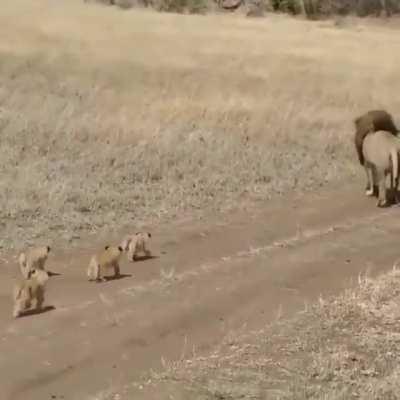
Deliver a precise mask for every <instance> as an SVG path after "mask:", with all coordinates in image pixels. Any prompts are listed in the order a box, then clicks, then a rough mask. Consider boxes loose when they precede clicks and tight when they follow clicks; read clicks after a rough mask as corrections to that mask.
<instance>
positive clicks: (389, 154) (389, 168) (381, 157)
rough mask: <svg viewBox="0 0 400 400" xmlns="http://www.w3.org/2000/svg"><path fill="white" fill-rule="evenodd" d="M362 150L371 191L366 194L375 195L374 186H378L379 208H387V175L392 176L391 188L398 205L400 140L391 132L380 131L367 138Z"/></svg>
mask: <svg viewBox="0 0 400 400" xmlns="http://www.w3.org/2000/svg"><path fill="white" fill-rule="evenodd" d="M362 150H363V156H364V160H365V163H364V167H365V171H366V174H367V177H368V181H369V189H368V190H367V191H366V192H365V194H366V195H367V196H372V195H373V194H374V191H373V186H374V184H378V188H379V196H378V202H377V206H378V207H385V206H387V204H388V202H387V198H386V175H387V174H390V186H391V189H394V191H395V201H396V203H397V202H398V197H397V188H398V184H399V151H400V139H399V138H398V137H396V136H393V135H392V134H391V133H389V132H386V131H378V132H375V133H373V134H370V135H367V136H366V137H365V139H364V142H363V149H362Z"/></svg>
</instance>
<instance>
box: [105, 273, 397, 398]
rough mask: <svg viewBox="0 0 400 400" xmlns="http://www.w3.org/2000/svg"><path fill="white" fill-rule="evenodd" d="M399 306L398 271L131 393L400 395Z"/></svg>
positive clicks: (233, 340)
mask: <svg viewBox="0 0 400 400" xmlns="http://www.w3.org/2000/svg"><path fill="white" fill-rule="evenodd" d="M399 307H400V272H399V271H398V270H397V269H394V270H393V272H391V273H389V274H386V275H383V276H381V277H379V278H378V279H368V278H362V279H360V282H359V286H358V287H357V288H356V289H355V290H354V289H352V290H348V291H346V292H345V293H344V294H343V295H341V296H340V297H336V298H329V299H325V300H321V301H320V302H319V304H316V305H313V306H312V307H309V308H307V309H306V310H305V311H304V312H302V313H300V314H299V315H298V316H297V317H296V318H294V319H292V320H289V321H283V320H282V321H277V322H276V323H274V324H273V325H272V326H270V327H266V328H265V329H264V330H262V331H259V332H253V333H250V334H249V333H247V334H244V335H243V336H238V335H232V337H229V338H227V339H226V340H225V341H224V343H222V344H221V346H220V347H219V348H218V349H217V350H216V351H215V352H214V353H213V354H211V355H210V356H208V357H202V358H192V359H189V360H182V361H181V362H178V363H174V364H172V365H167V366H166V369H165V372H164V373H163V374H161V375H153V376H151V377H150V378H149V377H146V380H145V381H144V382H145V383H143V382H141V383H136V384H135V385H133V386H131V387H130V388H126V390H127V392H126V393H130V392H132V389H133V387H139V386H140V387H141V388H142V389H141V392H142V393H156V394H157V395H155V396H154V397H151V398H159V399H160V400H161V399H171V400H172V399H174V400H183V399H191V400H239V399H241V400H250V399H252V400H264V399H268V400H270V399H271V400H272V399H273V400H278V399H279V400H303V399H304V400H305V399H315V400H320V399H325V400H348V399H352V398H356V399H365V400H367V399H368V400H393V399H398V398H399V390H400V379H399V378H400V368H399V365H398V357H399V354H400V326H399V323H398V320H399V317H400V311H399V310H400V308H399ZM119 393H121V392H119ZM113 396H115V393H114V394H113ZM109 398H110V399H111V398H114V397H112V396H111V397H109ZM124 398H125V397H124ZM105 399H107V400H108V397H105Z"/></svg>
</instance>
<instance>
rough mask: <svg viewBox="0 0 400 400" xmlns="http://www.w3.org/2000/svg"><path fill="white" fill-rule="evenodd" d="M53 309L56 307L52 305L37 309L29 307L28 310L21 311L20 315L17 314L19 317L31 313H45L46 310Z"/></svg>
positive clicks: (27, 315)
mask: <svg viewBox="0 0 400 400" xmlns="http://www.w3.org/2000/svg"><path fill="white" fill-rule="evenodd" d="M55 309H56V308H55V307H54V306H45V307H42V308H41V309H40V310H38V309H36V308H31V309H29V310H25V311H23V312H22V313H21V315H20V316H19V318H24V317H29V316H32V315H39V314H44V313H47V312H49V311H52V310H55Z"/></svg>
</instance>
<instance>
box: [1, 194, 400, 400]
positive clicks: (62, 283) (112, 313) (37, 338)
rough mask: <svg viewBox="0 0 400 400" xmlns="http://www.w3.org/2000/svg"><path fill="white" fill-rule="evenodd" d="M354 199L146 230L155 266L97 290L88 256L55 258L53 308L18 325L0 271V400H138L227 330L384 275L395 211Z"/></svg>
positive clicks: (9, 270)
mask: <svg viewBox="0 0 400 400" xmlns="http://www.w3.org/2000/svg"><path fill="white" fill-rule="evenodd" d="M357 189H359V188H354V187H353V188H332V190H330V191H322V192H320V193H319V194H314V195H307V196H299V197H292V198H288V199H286V200H280V201H277V202H272V203H270V204H268V205H266V206H264V205H263V204H258V205H257V207H254V208H252V209H251V210H248V211H247V212H242V213H236V214H234V215H225V216H222V215H220V216H215V218H212V219H208V220H207V221H200V222H197V223H195V224H192V223H188V222H181V223H178V222H176V223H174V224H170V225H167V226H159V227H151V231H152V232H153V234H154V243H153V249H154V254H155V256H157V258H154V259H151V260H146V261H140V262H137V263H135V264H130V263H127V262H126V261H124V263H123V266H122V272H123V273H124V274H126V275H127V276H126V277H125V278H124V279H121V280H118V281H109V282H107V283H104V284H95V283H89V282H87V281H86V278H85V267H86V264H87V261H88V257H89V255H90V253H91V251H92V248H91V247H90V245H86V246H85V247H84V248H82V249H81V250H80V251H79V252H78V254H76V255H74V258H73V259H71V254H70V253H68V252H66V253H64V252H62V251H61V250H60V251H57V250H55V253H54V254H53V256H52V258H51V259H49V263H48V268H49V269H50V270H52V271H53V272H57V273H59V274H60V275H58V276H53V277H52V278H51V280H50V282H49V285H48V297H47V301H46V303H47V304H48V305H51V306H54V307H55V309H53V310H49V311H48V312H46V313H43V314H40V315H35V316H30V317H25V318H21V319H19V320H12V318H11V302H10V300H9V290H10V285H11V282H12V277H13V276H16V275H17V271H16V266H15V264H14V263H12V262H10V263H7V264H5V265H4V276H3V279H2V281H1V286H0V296H1V298H2V299H3V301H2V302H1V308H0V318H1V320H2V321H3V324H2V328H1V344H0V354H1V358H0V362H1V363H0V368H1V370H2V374H1V382H0V384H1V387H2V393H3V396H5V397H4V398H5V399H7V400H8V399H9V400H14V399H15V400H16V399H26V398H29V399H31V400H36V399H38V400H39V399H40V400H44V399H51V398H57V399H58V398H65V399H85V398H97V399H102V398H107V396H108V395H110V393H117V394H118V396H120V397H118V396H117V397H115V395H114V394H113V395H112V396H111V395H110V396H111V397H109V398H113V396H114V398H118V399H120V398H132V396H133V395H134V396H133V397H134V398H140V393H141V392H142V391H141V390H139V389H138V388H137V387H135V386H134V385H133V384H132V382H134V381H135V380H139V381H140V379H141V378H142V376H143V374H144V375H145V374H146V373H148V372H149V370H150V369H155V370H162V366H163V360H164V366H165V362H170V361H171V360H172V361H173V360H179V359H181V358H187V357H191V356H193V354H196V355H198V354H206V353H207V351H209V350H211V349H212V348H213V346H214V345H216V344H218V343H219V342H220V340H221V339H222V338H223V337H225V336H226V335H227V334H229V333H230V332H232V331H235V330H238V329H239V330H240V328H243V327H245V329H246V330H251V329H258V328H261V327H263V326H264V325H265V324H266V323H268V322H271V321H273V320H274V319H276V318H277V317H278V316H280V317H282V316H284V317H287V316H289V315H291V314H293V313H294V312H295V311H299V310H302V309H304V304H305V302H310V301H312V300H315V299H317V298H318V296H319V295H320V294H324V295H327V294H330V293H335V292H338V291H339V290H341V289H343V288H345V287H347V286H348V285H349V284H350V278H353V279H356V278H357V276H358V274H360V273H364V272H366V271H367V270H368V271H369V272H370V273H372V274H375V273H377V272H382V271H385V270H387V269H389V268H391V267H392V266H393V264H394V263H395V262H396V260H397V259H398V258H399V252H398V246H397V242H398V233H399V225H398V223H397V218H396V215H397V211H398V210H397V208H392V209H387V210H380V209H377V208H376V207H375V201H374V200H371V199H366V198H364V196H363V193H362V191H360V190H357ZM93 244H94V243H93ZM97 245H99V244H97ZM160 368H161V369H160ZM125 385H127V386H125ZM137 391H138V392H137ZM163 393H164V392H163ZM147 395H148V396H150V395H151V394H149V393H146V392H143V396H144V398H146V396H147ZM90 396H92V397H90ZM121 396H122V397H121ZM123 396H125V397H123ZM154 398H166V397H163V395H162V393H160V392H156V397H154Z"/></svg>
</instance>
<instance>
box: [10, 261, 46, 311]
mask: <svg viewBox="0 0 400 400" xmlns="http://www.w3.org/2000/svg"><path fill="white" fill-rule="evenodd" d="M48 279H49V275H48V273H47V272H46V271H44V270H40V269H33V270H31V271H30V277H29V279H22V280H20V281H19V282H17V283H16V285H15V286H14V291H13V300H14V309H13V316H14V318H18V317H19V316H20V315H21V313H22V312H23V311H25V310H27V309H29V308H31V306H32V301H34V300H35V302H36V304H35V308H36V310H40V309H41V308H42V305H43V302H44V294H45V284H46V282H47V281H48Z"/></svg>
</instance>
